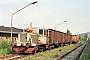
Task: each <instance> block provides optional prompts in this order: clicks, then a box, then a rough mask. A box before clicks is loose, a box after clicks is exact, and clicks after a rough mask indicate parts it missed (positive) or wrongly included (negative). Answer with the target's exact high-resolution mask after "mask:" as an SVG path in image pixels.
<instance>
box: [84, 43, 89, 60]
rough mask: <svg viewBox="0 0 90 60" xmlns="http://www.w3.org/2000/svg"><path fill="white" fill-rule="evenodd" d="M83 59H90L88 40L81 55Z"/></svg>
mask: <svg viewBox="0 0 90 60" xmlns="http://www.w3.org/2000/svg"><path fill="white" fill-rule="evenodd" d="M83 60H90V42H89V43H88V45H87V48H86V51H85V53H84V55H83Z"/></svg>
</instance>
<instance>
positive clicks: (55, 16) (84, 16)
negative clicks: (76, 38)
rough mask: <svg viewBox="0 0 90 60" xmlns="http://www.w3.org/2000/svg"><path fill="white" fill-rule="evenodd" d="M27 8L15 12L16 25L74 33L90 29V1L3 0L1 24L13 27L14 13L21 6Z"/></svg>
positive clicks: (1, 2)
mask: <svg viewBox="0 0 90 60" xmlns="http://www.w3.org/2000/svg"><path fill="white" fill-rule="evenodd" d="M34 1H38V2H37V3H36V4H32V5H29V6H28V7H26V8H25V9H23V10H21V11H19V12H18V13H16V14H14V15H13V27H16V28H26V27H29V26H30V22H33V25H32V26H33V27H43V28H51V29H55V27H56V26H57V25H59V24H61V23H62V22H64V21H67V22H64V23H63V24H61V25H59V26H58V27H56V30H59V31H62V32H66V31H67V29H69V30H70V31H71V33H72V34H80V33H84V32H89V31H90V27H89V25H90V0H0V26H2V25H4V26H6V27H10V26H11V23H10V22H11V15H12V14H13V13H15V12H16V11H18V10H19V9H21V8H22V7H24V6H26V5H28V4H30V3H32V2H34Z"/></svg>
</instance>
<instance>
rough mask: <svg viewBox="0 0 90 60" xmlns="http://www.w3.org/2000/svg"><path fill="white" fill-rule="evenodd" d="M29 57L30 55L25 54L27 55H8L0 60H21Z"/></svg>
mask: <svg viewBox="0 0 90 60" xmlns="http://www.w3.org/2000/svg"><path fill="white" fill-rule="evenodd" d="M30 56H31V54H27V55H18V54H9V55H7V56H2V57H0V60H21V59H24V58H27V57H30Z"/></svg>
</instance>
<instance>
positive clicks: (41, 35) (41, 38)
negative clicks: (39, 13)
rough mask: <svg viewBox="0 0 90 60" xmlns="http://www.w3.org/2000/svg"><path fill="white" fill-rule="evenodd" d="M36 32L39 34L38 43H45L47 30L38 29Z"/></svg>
mask: <svg viewBox="0 0 90 60" xmlns="http://www.w3.org/2000/svg"><path fill="white" fill-rule="evenodd" d="M38 34H39V39H38V44H46V43H47V30H46V29H39V31H38Z"/></svg>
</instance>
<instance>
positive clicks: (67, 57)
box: [54, 42, 87, 60]
mask: <svg viewBox="0 0 90 60" xmlns="http://www.w3.org/2000/svg"><path fill="white" fill-rule="evenodd" d="M86 44H87V42H86V43H84V44H80V45H79V46H78V47H76V48H74V49H72V50H70V51H68V52H66V53H64V54H63V55H61V56H60V57H58V58H55V59H54V60H78V59H79V57H80V56H81V54H82V52H83V50H84V48H85V47H86Z"/></svg>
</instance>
